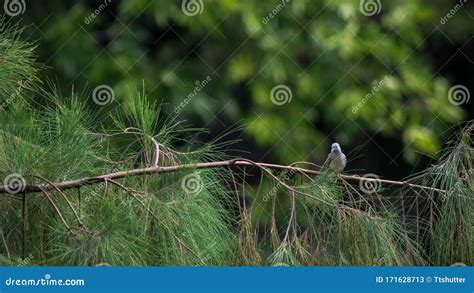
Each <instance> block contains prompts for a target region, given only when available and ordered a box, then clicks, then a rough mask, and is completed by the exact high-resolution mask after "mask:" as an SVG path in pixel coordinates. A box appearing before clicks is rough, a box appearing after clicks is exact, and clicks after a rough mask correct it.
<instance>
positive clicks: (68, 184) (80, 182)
mask: <svg viewBox="0 0 474 293" xmlns="http://www.w3.org/2000/svg"><path fill="white" fill-rule="evenodd" d="M226 166H228V167H231V166H254V167H258V168H260V169H273V170H286V171H291V172H298V173H301V174H306V175H319V174H321V173H322V172H321V171H317V170H309V169H304V168H299V167H292V166H291V165H290V166H285V165H278V164H270V163H258V162H254V161H251V160H247V159H243V158H240V159H233V160H225V161H216V162H204V163H196V164H183V165H174V166H165V167H160V166H155V167H147V168H140V169H131V170H127V171H120V172H114V173H107V174H103V175H99V176H94V177H84V178H80V179H75V180H68V181H62V182H57V183H53V184H27V185H25V186H24V192H26V193H35V192H43V193H44V191H50V190H54V189H56V190H57V189H60V190H65V189H71V188H78V187H81V186H85V185H92V184H98V183H101V182H104V181H106V180H114V179H120V178H124V177H127V176H141V175H145V174H155V173H170V172H176V171H179V170H183V169H208V168H219V167H226ZM339 176H340V177H341V178H343V179H346V180H349V181H366V182H373V183H378V184H385V185H397V186H408V187H412V188H416V189H423V190H431V191H437V192H440V193H445V192H446V191H445V190H442V189H438V188H434V187H430V186H423V185H418V184H413V183H409V182H408V181H395V180H387V179H374V178H365V177H361V176H359V175H344V174H340V175H339ZM5 193H8V188H7V187H6V186H1V187H0V194H5Z"/></svg>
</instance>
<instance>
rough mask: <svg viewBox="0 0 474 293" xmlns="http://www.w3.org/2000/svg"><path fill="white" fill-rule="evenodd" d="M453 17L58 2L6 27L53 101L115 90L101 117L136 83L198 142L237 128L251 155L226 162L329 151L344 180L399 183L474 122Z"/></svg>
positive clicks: (459, 30) (401, 11)
mask: <svg viewBox="0 0 474 293" xmlns="http://www.w3.org/2000/svg"><path fill="white" fill-rule="evenodd" d="M462 4H463V5H461V6H459V2H458V1H447V0H444V1H440V0H406V1H403V0H401V1H383V2H380V1H360V2H359V1H355V0H339V1H327V0H311V1H310V0H289V1H287V0H281V1H258V0H241V1H236V0H235V1H233V0H219V1H183V2H182V1H145V0H135V1H119V0H111V1H108V0H105V1H59V0H58V1H26V2H25V9H24V13H23V14H19V15H18V16H14V17H12V18H13V19H14V20H15V21H20V23H21V24H22V25H26V26H27V28H26V31H25V33H24V37H26V38H28V39H29V40H34V41H36V42H37V44H38V48H37V54H38V60H39V61H40V62H42V63H44V64H46V65H47V66H48V68H47V69H46V70H44V71H43V72H42V76H43V77H44V78H45V79H46V78H51V79H53V80H54V81H55V82H57V83H58V84H59V85H60V87H61V88H62V90H63V92H64V93H70V92H71V90H72V88H74V91H75V92H83V97H84V98H85V99H90V102H91V105H94V104H93V101H92V98H91V93H92V91H93V89H94V88H95V87H97V86H99V85H108V86H110V87H112V88H113V91H114V101H113V103H111V104H108V105H105V106H99V105H94V106H95V107H96V109H97V111H100V113H103V114H104V115H106V113H107V109H109V108H110V107H114V106H117V105H123V106H125V107H126V106H127V103H129V102H130V100H131V99H134V98H136V95H135V94H134V93H135V90H136V89H137V88H138V89H139V90H140V91H141V88H142V84H144V86H145V90H146V92H147V96H148V98H149V99H151V100H153V101H157V102H159V103H163V111H164V113H165V115H169V116H170V117H177V118H178V119H185V120H187V121H188V122H189V123H192V124H193V125H194V126H196V127H206V128H209V129H210V131H211V133H210V134H209V136H206V137H202V138H201V139H203V140H207V139H211V138H212V137H214V136H218V135H219V134H220V133H222V132H223V131H225V130H226V129H229V128H232V127H237V126H241V127H242V131H241V132H238V133H237V134H236V135H235V136H234V137H233V138H238V137H240V138H242V142H241V143H239V144H237V145H236V146H235V147H234V148H236V149H241V150H243V151H246V152H248V153H235V152H234V153H231V154H236V155H242V156H246V157H248V158H251V159H254V160H258V161H272V162H277V163H290V162H293V161H302V160H310V161H313V162H316V163H321V161H323V160H324V159H325V157H326V154H327V153H328V151H329V145H330V144H331V143H332V142H333V141H338V142H339V143H340V144H341V146H342V148H343V150H344V152H345V153H346V154H348V157H349V165H348V167H347V169H348V170H349V172H357V173H366V172H375V173H378V174H380V175H382V176H383V177H393V178H401V177H404V176H407V175H408V173H409V172H410V171H413V169H415V170H416V169H420V168H423V167H426V164H428V163H429V162H430V158H433V157H435V156H436V152H437V151H438V150H439V149H440V147H442V146H443V144H444V143H445V142H446V139H448V138H449V137H450V136H451V135H452V134H453V133H454V132H455V129H457V128H456V127H454V128H452V127H453V126H456V125H457V124H458V123H459V122H461V121H465V120H468V119H472V117H473V115H472V113H473V106H472V104H473V101H472V100H471V101H468V100H467V98H469V97H470V96H469V95H470V92H469V91H471V92H472V85H473V66H472V62H473V60H474V56H473V54H472V52H473V51H474V50H473V47H474V46H473V42H472V33H473V30H474V26H473V25H472V24H473V22H472V18H473V15H474V11H473V5H472V3H464V2H462ZM374 5H375V6H374ZM455 5H458V6H455ZM456 7H457V8H456ZM374 8H375V10H374ZM453 11H454V13H452V12H453ZM447 14H450V16H449V17H448V16H447ZM205 80H206V82H204V81H205ZM454 85H462V86H463V87H464V88H463V89H462V90H464V91H465V92H464V93H465V94H467V96H466V95H464V96H461V98H464V100H463V101H461V103H459V105H457V104H458V103H453V100H452V99H451V100H450V96H449V94H448V92H449V90H450V88H451V87H452V86H454ZM455 89H458V88H455ZM466 90H467V93H466ZM462 94H463V93H461V95H462ZM66 95H67V94H66ZM458 98H459V97H458Z"/></svg>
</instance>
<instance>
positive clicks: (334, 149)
mask: <svg viewBox="0 0 474 293" xmlns="http://www.w3.org/2000/svg"><path fill="white" fill-rule="evenodd" d="M340 151H341V146H340V145H339V144H338V143H337V142H335V143H333V144H332V145H331V152H340Z"/></svg>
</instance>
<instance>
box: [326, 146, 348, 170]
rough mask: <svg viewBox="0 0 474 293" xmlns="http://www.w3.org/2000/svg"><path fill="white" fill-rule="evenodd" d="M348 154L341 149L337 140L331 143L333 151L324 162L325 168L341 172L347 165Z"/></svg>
mask: <svg viewBox="0 0 474 293" xmlns="http://www.w3.org/2000/svg"><path fill="white" fill-rule="evenodd" d="M346 163H347V159H346V155H344V153H343V152H342V150H341V146H340V145H339V144H338V143H337V142H335V143H333V144H332V145H331V152H330V153H329V155H328V157H327V159H326V161H325V162H324V164H323V168H322V169H323V170H325V169H329V170H331V171H333V172H336V173H340V172H342V170H344V168H345V167H346Z"/></svg>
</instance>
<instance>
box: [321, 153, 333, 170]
mask: <svg viewBox="0 0 474 293" xmlns="http://www.w3.org/2000/svg"><path fill="white" fill-rule="evenodd" d="M331 161H332V153H329V155H328V157H327V158H326V161H324V164H323V165H322V166H321V170H325V169H327V168H328V167H329V164H330V163H331Z"/></svg>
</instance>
